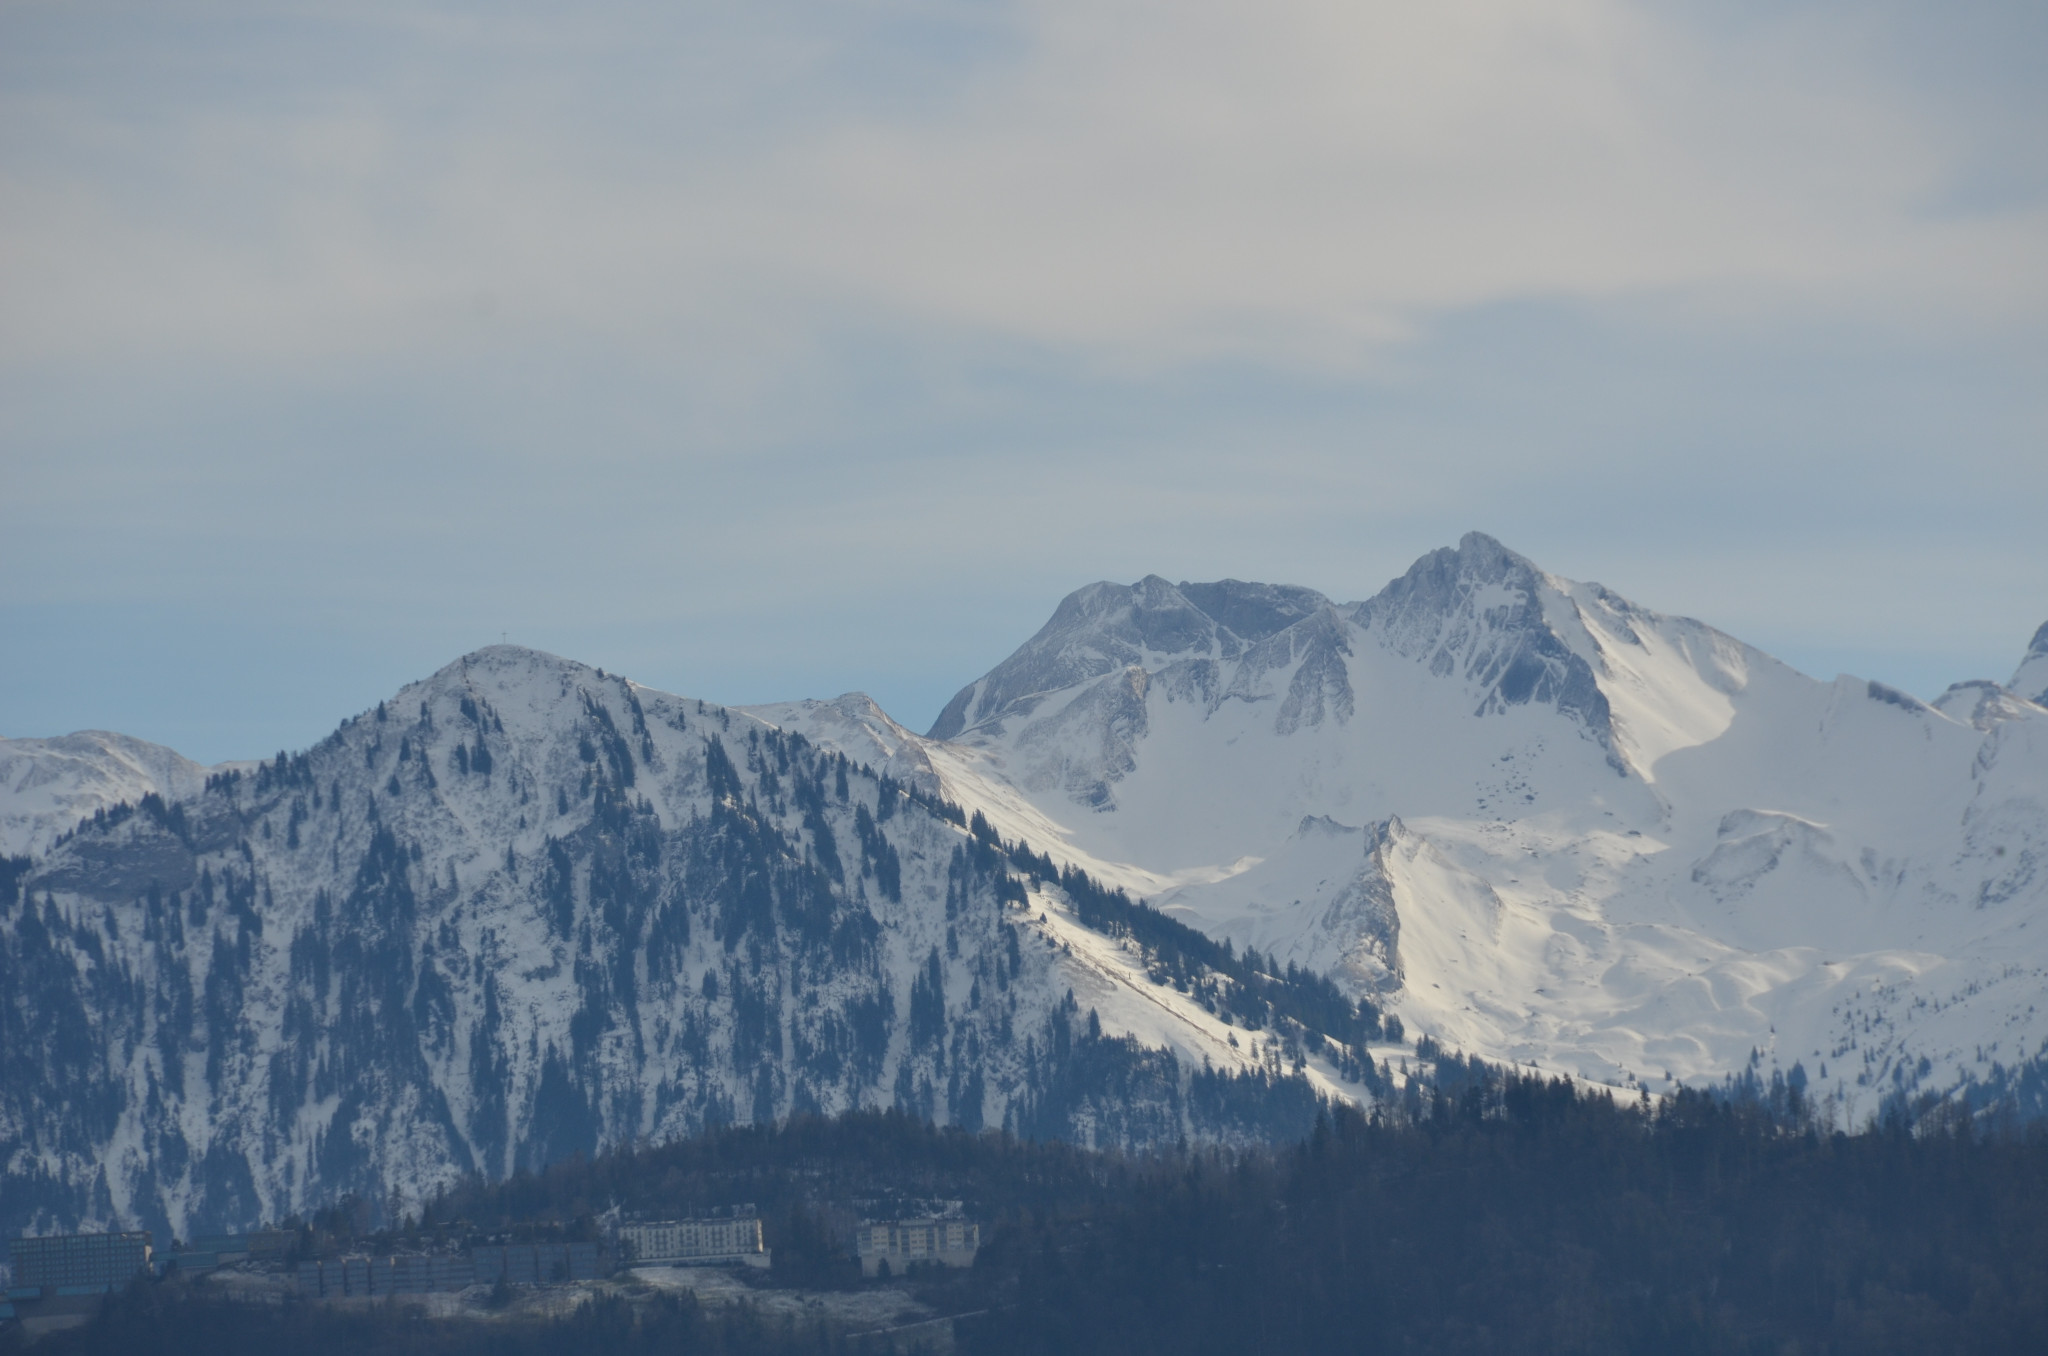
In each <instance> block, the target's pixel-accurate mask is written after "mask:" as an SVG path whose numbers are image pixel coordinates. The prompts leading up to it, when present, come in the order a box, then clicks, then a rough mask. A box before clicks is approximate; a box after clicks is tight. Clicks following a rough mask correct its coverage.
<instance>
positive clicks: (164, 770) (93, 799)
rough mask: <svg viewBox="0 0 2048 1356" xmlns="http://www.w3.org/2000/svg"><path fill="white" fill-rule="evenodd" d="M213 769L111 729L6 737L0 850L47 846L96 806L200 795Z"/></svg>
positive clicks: (30, 851)
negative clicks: (47, 736)
mask: <svg viewBox="0 0 2048 1356" xmlns="http://www.w3.org/2000/svg"><path fill="white" fill-rule="evenodd" d="M206 774H207V769H206V768H204V767H202V766H201V765H199V764H198V763H195V762H193V761H192V760H191V759H189V758H186V757H184V756H183V755H181V754H179V753H176V752H174V751H173V750H171V749H167V748H165V747H164V746H163V745H161V744H151V743H149V742H148V741H146V740H141V739H135V738H132V737H131V736H128V735H124V734H112V733H110V732H108V731H106V730H81V731H79V732H78V733H77V734H68V735H62V736H59V737H58V738H56V739H0V857H12V856H23V855H34V854H36V853H39V852H47V851H49V849H50V847H51V846H52V845H53V844H55V843H56V841H57V839H58V837H59V836H60V835H62V834H64V833H67V832H69V831H70V830H72V829H74V828H76V827H77V826H78V822H79V821H80V820H81V819H90V818H91V817H92V816H93V813H94V812H95V811H100V810H111V809H113V808H114V807H115V806H116V805H121V804H129V805H133V804H136V803H137V802H139V801H141V799H142V798H143V797H144V796H146V795H150V794H152V793H154V794H156V795H159V796H163V797H165V798H166V799H178V798H181V797H184V796H191V795H196V794H198V792H199V790H200V788H201V787H202V786H203V785H204V784H205V782H206Z"/></svg>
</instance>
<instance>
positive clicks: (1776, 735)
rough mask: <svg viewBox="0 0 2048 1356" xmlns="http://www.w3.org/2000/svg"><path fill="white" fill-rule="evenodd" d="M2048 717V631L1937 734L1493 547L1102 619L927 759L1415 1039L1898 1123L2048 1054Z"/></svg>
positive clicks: (1088, 859)
mask: <svg viewBox="0 0 2048 1356" xmlns="http://www.w3.org/2000/svg"><path fill="white" fill-rule="evenodd" d="M2044 686H2048V627H2044V628H2043V630H2042V632H2041V633H2040V634H2037V635H2036V637H2035V638H2034V643H2033V646H2032V648H2031V649H2030V651H2029V654H2028V657H2027V659H2026V660H2025V662H2024V663H2023V664H2022V665H2021V667H2020V670H2019V672H2018V674H2017V675H2016V676H2015V678H2014V680H2013V682H2012V683H2011V684H2010V685H2007V686H2004V687H2001V686H1999V685H1997V684H1992V683H1972V684H1961V685H1958V686H1957V687H1956V688H1953V689H1951V690H1950V691H1949V692H1948V693H1947V694H1945V695H1944V696H1943V697H1942V698H1941V699H1940V700H1938V701H1937V702H1935V703H1934V704H1932V705H1929V704H1926V703H1923V702H1920V701H1918V700H1915V699H1914V698H1912V697H1910V696H1907V695H1906V694H1904V693H1901V692H1897V691H1894V690H1892V689H1890V688H1887V687H1885V686H1883V685H1882V684H1878V683H1874V682H1867V681H1864V680H1861V679H1854V678H1848V677H1842V678H1838V679H1836V680H1834V681H1833V682H1820V681H1815V680H1813V679H1810V678H1807V677H1805V676H1803V675H1801V674H1799V673H1797V672H1794V671H1793V670H1792V669H1790V668H1788V667H1786V666H1785V665H1783V664H1781V663H1779V662H1778V661H1776V660H1774V659H1772V658H1771V657H1769V656H1768V655H1765V654H1763V653H1761V652H1760V651H1758V650H1756V649H1753V648H1752V647H1750V646H1747V645H1744V644H1742V643H1741V642H1739V641H1737V640H1735V639H1733V638H1731V637H1729V636H1727V635H1724V634H1722V633H1721V632H1719V631H1716V630H1714V629H1713V628H1712V627H1709V626H1705V625H1702V624H1701V623H1699V622H1695V621H1689V620H1686V619H1683V618H1677V617H1668V616H1663V615H1660V614H1657V613H1654V612H1651V611H1649V610H1647V609H1645V608H1641V607H1638V606H1635V605H1634V604H1632V603H1630V602H1628V601H1627V600H1625V599H1623V598H1621V597H1619V596H1617V595H1616V594H1614V593H1613V592H1611V591H1609V590H1607V589H1605V588H1603V587H1601V586H1599V585H1597V584H1581V583H1574V582H1572V581H1570V580H1565V579H1560V578H1557V577H1555V576H1552V575H1549V574H1546V573H1544V572H1543V571H1542V570H1540V569H1538V568H1537V567H1536V566H1534V565H1533V564H1531V563H1530V562H1529V561H1527V560H1525V559H1523V558H1522V557H1521V556H1518V555H1516V554H1515V553H1513V552H1511V551H1509V550H1507V549H1506V548H1504V547H1503V546H1501V545H1500V544H1499V543H1498V542H1496V541H1494V540H1492V539H1491V538H1488V537H1485V536H1482V535H1478V534H1473V535H1470V536H1467V537H1466V538H1465V539H1464V540H1463V541H1462V542H1461V543H1460V544H1459V546H1458V547H1457V548H1456V549H1455V550H1449V549H1447V550H1440V551H1436V552H1433V553H1431V554H1430V555H1427V556H1425V557H1423V558H1422V559H1421V560H1420V561H1418V562H1417V563H1416V564H1415V566H1414V567H1413V568H1412V569H1410V570H1409V571H1408V573H1407V574H1405V575H1403V576H1402V577H1401V578H1399V579H1396V580H1394V581H1393V582H1392V583H1390V584H1389V585H1388V586H1387V587H1386V588H1385V589H1384V590H1382V591H1381V592H1380V593H1379V594H1378V595H1376V596H1375V597H1373V598H1371V599H1368V600H1367V601H1365V602H1361V603H1351V604H1343V605H1339V604H1334V603H1332V602H1330V601H1329V600H1328V599H1326V598H1324V597H1322V596H1321V595H1319V594H1316V593H1314V592H1312V591H1310V590H1307V589H1298V588H1280V587H1273V586H1269V585H1261V584H1243V583H1238V582H1236V581H1229V580H1226V581H1223V582H1220V583H1213V584H1180V585H1174V584H1170V583H1168V582H1167V581H1165V580H1163V579H1159V578H1157V577H1152V578H1147V579H1144V580H1141V581H1140V582H1139V583H1137V584H1134V585H1130V586H1122V585H1114V584H1094V585H1090V586H1089V587H1087V588H1084V589H1081V590H1079V591H1077V592H1076V593H1074V594H1073V595H1071V596H1070V597H1068V598H1067V599H1066V600H1065V601H1064V602H1063V603H1062V604H1061V605H1060V607H1059V609H1058V610H1057V612H1055V614H1054V615H1053V618H1052V620H1051V621H1050V622H1048V623H1047V624H1046V626H1045V627H1044V629H1043V630H1041V631H1040V632H1039V634H1038V635H1037V636H1035V637H1033V638H1032V639H1031V640H1030V641H1029V642H1027V643H1026V644H1025V645H1024V646H1023V647H1022V648H1021V649H1019V650H1018V651H1017V653H1016V654H1014V655H1012V656H1011V657H1010V658H1009V659H1007V660H1005V661H1004V662H1003V663H1002V664H1000V665H998V666H997V667H996V668H995V669H994V670H992V671H991V672H990V673H989V674H988V675H987V676H986V677H984V678H982V679H981V680H979V681H978V682H976V683H973V684H971V685H970V686H968V687H967V688H965V689H963V690H962V691H961V692H960V694H959V695H958V696H957V697H955V698H954V699H953V701H952V702H951V703H950V704H949V705H948V706H947V707H946V710H945V713H944V714H943V715H942V716H941V717H940V718H939V721H938V723H937V724H936V725H935V726H934V727H933V729H932V731H931V734H930V737H929V742H928V743H927V744H926V745H925V747H924V749H923V753H924V756H925V759H926V760H927V761H928V762H929V763H930V765H931V766H932V768H933V769H934V770H935V772H936V773H937V775H938V777H939V780H940V783H941V785H942V786H943V788H944V789H945V792H946V794H947V795H949V796H951V797H952V798H954V799H955V800H958V801H959V802H960V803H962V804H964V805H968V806H972V807H974V808H976V809H979V810H981V811H982V812H983V813H985V814H986V815H987V816H988V817H989V818H990V819H991V821H992V822H994V823H995V824H996V825H997V826H998V828H999V829H1000V830H1001V832H1003V833H1004V834H1005V835H1011V836H1021V837H1023V838H1026V839H1028V840H1030V841H1031V842H1032V843H1033V844H1034V845H1036V846H1038V847H1041V848H1044V849H1048V850H1050V851H1051V852H1052V853H1053V855H1055V856H1056V857H1059V858H1061V859H1063V860H1066V861H1070V862H1072V863H1075V864H1077V865H1079V866H1081V867H1082V868H1084V869H1086V870H1088V871H1090V872H1092V873H1094V874H1096V875H1098V876H1099V877H1100V878H1102V879H1104V880H1108V881H1113V882H1116V883H1118V884H1121V885H1124V886H1126V887H1128V888H1130V889H1131V890H1132V891H1133V892H1134V893H1137V894H1139V895H1142V896H1144V897H1146V898H1148V899H1149V900H1150V901H1151V902H1152V903H1154V904H1155V905H1157V906H1158V907H1160V908H1161V909H1163V910H1165V911H1166V912H1168V913H1170V914H1173V915H1175V916H1177V917H1179V918H1182V919H1184V920H1186V921H1188V922H1190V923H1192V924H1194V925H1196V926H1197V927H1199V928H1201V929H1203V930H1204V931H1206V932H1208V933H1210V934H1212V935H1215V936H1217V937H1227V938H1230V939H1232V940H1234V941H1235V942H1236V943H1237V944H1238V945H1240V946H1242V945H1246V944H1250V945H1255V946H1257V947H1259V948H1260V949H1261V950H1263V951H1268V952H1270V953H1271V954H1273V955H1274V956H1275V957H1276V958H1278V959H1280V960H1292V961H1295V962H1298V963H1300V964H1302V965H1305V966H1309V967H1313V968H1315V969H1318V970H1323V971H1327V972H1330V973H1332V974H1334V975H1337V976H1340V977H1341V978H1342V979H1343V980H1344V982H1345V983H1347V984H1348V985H1349V986H1351V987H1352V988H1353V990H1354V991H1355V992H1358V993H1361V994H1372V995H1375V996H1377V997H1378V998H1380V999H1381V1000H1383V1001H1386V1002H1388V1003H1390V1004H1391V1005H1392V1006H1393V1007H1394V1008H1395V1009H1396V1010H1397V1011H1398V1013H1399V1014H1400V1015H1401V1016H1402V1017H1403V1018H1404V1019H1405V1021H1406V1023H1407V1025H1408V1028H1409V1030H1411V1031H1422V1032H1428V1033H1430V1034H1432V1035H1434V1036H1436V1037H1438V1038H1439V1039H1441V1040H1444V1041H1447V1042H1449V1043H1452V1044H1454V1045H1456V1046H1459V1047H1462V1048H1464V1049H1466V1050H1468V1051H1471V1052H1474V1053H1478V1054H1482V1055H1485V1056H1487V1057H1490V1058H1493V1059H1498V1060H1511V1061H1515V1062H1518V1063H1524V1064H1526V1063H1529V1062H1532V1061H1533V1062H1535V1063H1536V1064H1538V1065H1540V1066H1541V1067H1543V1068H1545V1069H1561V1070H1564V1071H1568V1072H1572V1073H1575V1074H1581V1075H1583V1076H1586V1077H1589V1078H1594V1079H1598V1080H1601V1081H1605V1082H1610V1083H1617V1084H1625V1083H1629V1082H1631V1081H1636V1082H1640V1083H1642V1084H1644V1085H1647V1086H1649V1087H1651V1088H1652V1089H1657V1090H1661V1089H1664V1088H1667V1087H1669V1086H1671V1085H1672V1083H1673V1081H1674V1080H1678V1081H1694V1082H1699V1081H1718V1080H1720V1079H1723V1078H1725V1077H1728V1076H1729V1075H1731V1074H1739V1073H1740V1072H1741V1071H1742V1070H1743V1069H1745V1068H1747V1067H1751V1066H1752V1063H1753V1062H1754V1065H1755V1067H1758V1068H1760V1069H1762V1070H1763V1071H1765V1072H1768V1069H1769V1067H1770V1066H1771V1065H1774V1064H1775V1065H1777V1066H1778V1067H1780V1068H1782V1069H1784V1070H1787V1071H1789V1070H1790V1069H1792V1068H1793V1066H1795V1065H1797V1066H1799V1068H1800V1073H1801V1075H1802V1076H1804V1077H1805V1078H1806V1079H1808V1080H1810V1084H1811V1087H1812V1090H1813V1091H1814V1092H1815V1093H1822V1092H1825V1093H1828V1094H1832V1095H1834V1096H1835V1097H1837V1098H1838V1099H1839V1104H1840V1106H1841V1108H1842V1110H1843V1111H1844V1112H1845V1113H1846V1114H1848V1115H1850V1116H1859V1117H1860V1116H1861V1115H1863V1114H1866V1113H1868V1112H1869V1111H1871V1110H1873V1109H1875V1108H1876V1107H1877V1106H1878V1105H1879V1104H1880V1102H1881V1100H1882V1099H1883V1098H1884V1097H1886V1096H1888V1095H1893V1094H1901V1093H1903V1094H1914V1093H1919V1092H1927V1091H1936V1092H1946V1091H1952V1090H1954V1089H1956V1088H1958V1087H1959V1086H1961V1085H1963V1084H1965V1083H1970V1082H1974V1083H1975V1084H1977V1085H1978V1086H1979V1089H1980V1091H1981V1089H1982V1087H1983V1086H1984V1085H1987V1084H1988V1085H1992V1086H2003V1085H2006V1084H2009V1083H2010V1082H2011V1081H2012V1079H2013V1078H2014V1076H2015V1072H2014V1071H2015V1070H2016V1069H2018V1068H2020V1067H2021V1066H2031V1065H2033V1064H2034V1063H2035V1062H2036V1061H2038V1060H2039V1059H2040V1058H2041V1055H2042V1052H2043V1050H2044V1042H2048V709H2044V708H2043V707H2042V706H2041V705H2040V704H2038V703H2037V702H2036V701H2034V700H2030V699H2029V698H2030V697H2033V698H2039V697H2043V696H2044V695H2048V694H2044V692H2043V688H2044ZM804 728H806V729H810V730H813V731H815V732H816V734H817V737H819V738H821V739H825V740H828V741H829V740H830V739H831V738H833V734H832V732H831V731H829V730H827V729H824V728H823V727H822V726H820V725H817V724H815V723H805V724H804ZM2037 923H2038V924H2040V926H2038V927H2037V926H2035V924H2037Z"/></svg>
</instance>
